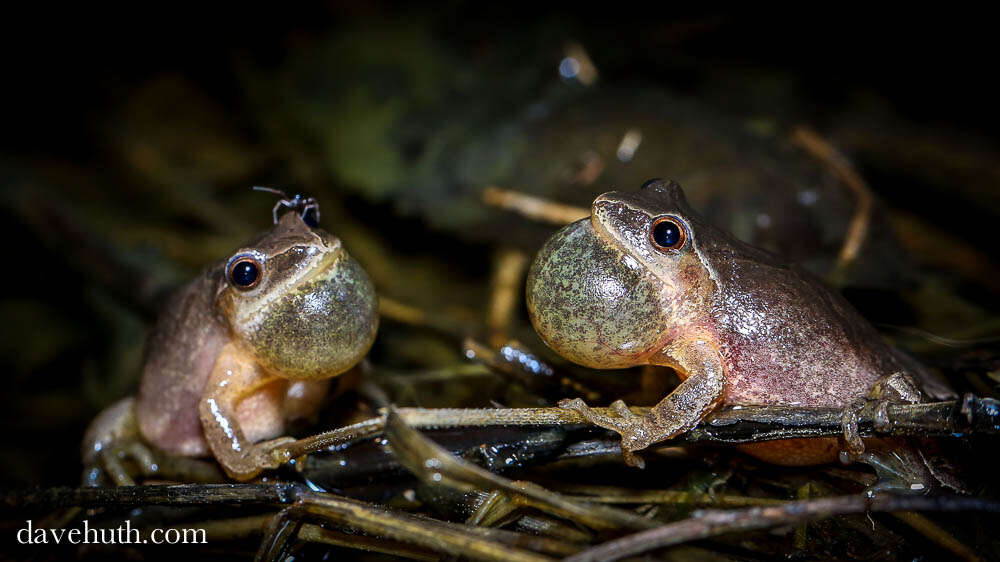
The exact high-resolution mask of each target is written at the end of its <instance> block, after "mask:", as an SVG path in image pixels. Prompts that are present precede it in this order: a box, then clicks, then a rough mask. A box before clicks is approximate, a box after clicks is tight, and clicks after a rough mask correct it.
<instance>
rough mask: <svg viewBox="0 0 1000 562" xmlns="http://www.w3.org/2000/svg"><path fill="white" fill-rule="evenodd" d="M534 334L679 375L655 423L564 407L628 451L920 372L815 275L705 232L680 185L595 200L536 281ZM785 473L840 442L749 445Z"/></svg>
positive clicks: (550, 245)
mask: <svg viewBox="0 0 1000 562" xmlns="http://www.w3.org/2000/svg"><path fill="white" fill-rule="evenodd" d="M526 297H527V304H528V310H529V313H530V316H531V321H532V324H533V325H534V327H535V329H536V330H537V332H538V334H539V335H540V336H541V337H542V339H543V340H544V341H545V343H546V344H547V345H549V346H550V347H551V348H552V349H554V350H555V351H556V352H557V353H559V354H560V355H562V356H564V357H566V358H567V359H569V360H571V361H573V362H575V363H579V364H581V365H585V366H588V367H592V368H598V369H613V368H626V367H631V366H635V365H662V366H667V367H671V368H673V369H674V370H675V371H676V372H677V374H678V376H679V377H680V378H681V380H682V382H681V383H680V385H679V386H678V387H677V388H676V389H675V390H674V391H673V392H671V393H670V394H669V395H668V396H667V397H665V398H664V399H663V400H662V401H660V402H659V403H658V404H657V405H656V406H655V407H654V408H653V409H652V411H651V412H650V414H649V415H648V416H645V417H639V416H636V415H634V414H632V413H631V412H630V411H628V410H627V408H625V407H624V404H622V403H620V402H619V403H617V406H616V411H617V413H618V415H617V416H606V415H601V414H598V413H597V412H595V411H593V410H591V409H590V408H588V407H587V406H586V404H584V403H583V402H582V401H581V400H579V399H576V400H569V401H564V402H563V403H562V405H564V406H566V407H570V408H572V409H575V410H577V411H578V412H580V413H581V414H582V415H584V417H586V418H587V419H588V420H590V421H591V422H593V423H595V424H597V425H600V426H602V427H605V428H608V429H612V430H614V431H617V432H619V433H620V434H621V435H622V448H623V450H624V451H625V453H626V458H627V459H629V460H630V461H633V462H635V463H637V462H639V461H636V460H635V457H634V456H633V457H631V458H630V454H631V451H635V450H639V449H643V448H645V447H646V446H648V445H650V444H652V443H655V442H659V441H662V440H664V439H667V438H670V437H672V436H674V435H676V434H678V433H681V432H683V431H685V430H687V429H689V428H691V427H693V426H694V425H695V424H697V422H698V421H699V420H701V419H702V418H703V417H704V416H705V415H706V414H707V413H708V412H710V411H711V410H712V409H713V408H715V407H716V406H717V405H720V404H759V405H802V406H827V407H843V406H845V405H848V404H850V403H851V402H852V401H854V400H855V399H856V398H859V397H862V396H865V395H866V394H868V392H869V390H870V389H871V388H872V386H873V384H874V383H875V382H876V381H877V380H878V379H880V378H881V377H884V376H887V375H890V374H892V373H900V372H902V373H909V374H911V375H917V374H918V373H915V372H914V371H915V370H917V369H919V366H918V365H916V363H915V362H914V361H912V359H910V358H909V357H907V356H905V355H903V354H901V353H899V352H897V351H895V350H894V349H893V348H891V347H890V346H889V345H887V344H886V343H884V342H883V340H882V338H881V337H880V336H879V334H878V333H877V332H876V331H875V329H874V328H873V327H872V326H871V325H870V324H869V323H868V322H867V321H866V320H865V319H864V318H862V317H861V316H860V314H858V312H857V311H855V310H854V308H853V307H851V305H850V304H848V303H847V302H846V301H845V300H844V299H843V298H842V297H841V296H840V295H839V294H838V293H836V292H835V291H833V290H831V289H830V288H828V287H827V286H826V285H825V284H824V283H823V282H822V281H821V280H819V279H818V278H816V277H814V276H813V275H811V274H810V273H808V272H807V271H805V270H802V269H800V268H798V267H795V266H788V265H786V264H784V263H782V262H781V261H780V260H779V259H777V258H776V257H775V256H773V255H771V254H770V253H768V252H766V251H764V250H760V249H758V248H754V247H752V246H749V245H747V244H744V243H742V242H740V241H738V240H736V239H735V238H733V237H732V236H731V235H729V234H728V233H726V232H724V231H722V230H720V229H718V228H716V227H714V226H712V225H710V224H708V223H706V222H705V221H704V219H702V218H701V217H700V216H699V215H698V214H696V213H695V212H694V211H692V209H691V208H690V207H689V206H688V203H687V201H686V200H685V198H684V193H683V192H682V190H681V187H680V186H679V185H678V184H676V183H674V182H667V181H662V180H650V181H648V182H646V184H644V185H643V187H642V189H641V190H639V191H637V192H631V193H624V192H610V193H605V194H604V195H601V196H600V197H598V198H597V199H596V200H595V201H594V203H593V206H592V209H591V216H590V217H589V218H585V219H582V220H579V221H577V222H574V223H572V224H570V225H567V226H566V227H564V228H563V229H562V230H560V231H559V232H557V233H556V234H555V235H554V236H552V238H551V239H549V241H548V242H547V243H546V244H545V245H544V246H543V247H542V249H541V250H540V251H539V253H538V255H537V257H536V258H535V260H534V262H533V264H532V266H531V269H530V271H529V273H528V281H527V290H526ZM744 450H746V451H747V452H748V453H750V454H752V455H754V456H757V457H759V458H761V459H762V460H765V461H768V462H773V463H777V464H786V465H804V464H819V463H824V462H831V461H833V460H836V457H837V452H838V445H837V441H836V439H812V440H807V439H793V440H786V441H771V442H766V443H759V444H755V445H748V446H746V447H745V449H744Z"/></svg>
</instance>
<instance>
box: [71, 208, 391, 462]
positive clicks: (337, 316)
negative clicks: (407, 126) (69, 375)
mask: <svg viewBox="0 0 1000 562" xmlns="http://www.w3.org/2000/svg"><path fill="white" fill-rule="evenodd" d="M377 304H378V303H377V299H376V296H375V290H374V287H373V286H372V283H371V280H370V279H369V278H368V275H367V274H366V273H365V271H364V269H362V268H361V266H360V265H359V264H358V263H357V262H356V261H355V260H354V259H353V258H351V257H350V256H349V255H348V254H347V252H346V251H345V250H344V247H343V245H342V244H341V241H340V240H339V239H338V238H337V237H335V236H333V235H331V234H329V233H327V232H325V231H323V230H321V229H319V228H311V227H309V226H308V225H307V224H306V223H305V222H304V221H303V219H302V217H300V216H299V214H298V213H296V212H288V213H285V214H284V215H283V216H281V218H280V219H278V220H277V221H276V224H275V225H274V227H273V228H271V229H270V230H268V231H267V232H264V233H263V234H261V235H260V236H258V237H257V238H255V239H253V240H251V241H249V242H247V243H246V244H245V245H244V247H242V248H240V249H239V250H237V251H236V252H234V253H233V254H232V256H230V257H228V258H227V259H225V260H223V261H221V262H219V263H217V264H216V265H214V266H212V267H210V268H208V269H207V270H206V271H205V272H204V273H202V274H201V275H200V276H199V277H198V278H197V279H195V280H194V281H192V282H190V283H189V284H187V285H186V286H184V287H183V288H182V289H181V290H180V291H179V292H178V293H177V294H176V295H174V297H173V298H172V299H171V300H170V301H169V302H168V303H167V305H166V307H165V309H164V310H163V312H162V314H161V315H160V317H159V319H158V321H157V323H156V326H155V327H154V329H153V332H152V334H151V337H150V339H149V342H148V346H147V352H146V358H145V363H144V366H143V372H142V382H141V385H140V388H139V395H138V397H137V398H136V399H135V405H134V408H133V411H132V413H134V416H135V417H134V419H135V420H136V421H137V423H138V429H139V432H140V433H141V435H142V438H143V439H144V440H145V441H146V442H147V443H149V444H152V445H155V446H156V447H158V448H160V449H162V450H164V451H167V452H170V453H173V454H176V455H181V456H186V457H198V456H206V455H208V454H211V455H213V456H214V457H215V458H216V460H218V461H219V463H220V464H221V465H222V467H223V468H224V469H225V471H226V473H227V474H228V475H229V476H230V477H232V478H236V479H239V480H246V479H249V478H252V477H253V476H255V475H257V474H258V473H260V472H261V471H262V470H264V469H267V468H275V467H276V466H278V464H280V463H281V462H282V461H284V460H286V459H280V458H276V456H275V455H274V454H272V452H273V449H274V447H276V446H277V445H279V444H281V443H284V442H287V441H288V440H289V439H288V438H281V439H275V438H278V437H279V436H281V435H282V434H283V433H285V426H286V422H288V421H290V420H292V419H295V418H305V417H309V416H311V415H313V414H314V413H315V412H316V410H317V409H318V408H319V406H320V404H321V401H322V399H323V397H324V396H325V394H326V392H327V389H328V387H329V383H330V381H331V377H334V376H336V375H339V374H341V373H343V372H345V371H347V370H348V369H350V368H351V367H352V366H354V365H355V364H356V363H357V362H358V361H360V360H361V358H362V357H363V356H364V355H365V353H367V351H368V349H369V348H370V347H371V345H372V342H373V341H374V338H375V333H376V330H377V327H378V310H377V308H378V307H377ZM121 404H122V403H120V404H119V405H116V406H112V407H111V408H109V411H112V410H115V408H117V409H118V410H125V409H127V405H121ZM102 418H104V420H103V421H102ZM108 419H110V414H108V415H105V414H102V415H101V416H99V418H98V420H95V422H94V423H93V424H92V426H91V428H90V429H89V430H88V436H87V437H86V438H85V440H84V455H85V457H86V456H87V455H88V454H89V453H91V452H93V451H100V449H101V447H103V446H106V445H107V444H108V442H109V440H111V439H113V438H114V437H115V434H122V433H123V431H122V430H121V429H120V426H121V425H122V424H121V423H118V425H117V426H116V425H115V423H117V422H112V423H109V421H108ZM266 440H272V441H266Z"/></svg>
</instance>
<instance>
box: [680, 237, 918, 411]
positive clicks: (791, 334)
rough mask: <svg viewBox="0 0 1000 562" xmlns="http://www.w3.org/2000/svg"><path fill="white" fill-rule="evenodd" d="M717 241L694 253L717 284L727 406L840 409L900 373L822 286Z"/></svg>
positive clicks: (765, 257)
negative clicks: (705, 259) (706, 261)
mask: <svg viewBox="0 0 1000 562" xmlns="http://www.w3.org/2000/svg"><path fill="white" fill-rule="evenodd" d="M723 236H724V238H723V237H716V238H714V239H715V240H718V241H725V243H724V244H712V245H711V246H710V247H703V248H699V250H700V251H702V252H705V253H706V254H708V256H706V257H709V261H710V263H712V264H713V269H714V271H713V275H714V277H715V281H716V284H717V293H716V298H715V299H714V301H715V302H714V305H713V307H712V312H711V316H712V320H711V321H712V323H713V325H714V328H715V330H716V332H717V333H718V337H719V340H720V347H721V352H722V354H723V356H724V358H725V361H726V370H727V373H726V395H725V398H724V401H725V402H727V403H733V404H800V405H803V406H844V405H846V404H848V403H849V402H851V401H852V400H853V399H854V398H857V397H858V396H862V395H864V394H866V393H867V392H868V390H869V389H870V388H871V386H872V384H873V383H874V382H875V381H876V380H877V379H878V378H879V377H881V376H883V375H888V374H891V373H893V372H896V371H901V370H906V369H905V366H904V364H903V362H902V361H901V358H900V356H899V354H898V353H897V352H896V351H895V350H893V349H892V348H891V347H890V346H888V345H887V344H886V343H885V342H884V341H883V340H882V338H881V336H880V335H879V334H878V332H877V331H876V330H875V329H874V328H873V327H872V326H871V324H869V323H868V322H867V321H866V320H865V319H864V318H862V317H861V315H860V314H859V313H858V312H857V311H856V310H855V309H854V308H853V307H852V306H851V305H850V304H849V303H848V302H847V301H846V300H845V299H844V298H843V297H842V296H840V294H838V293H836V292H835V291H834V290H833V289H831V288H829V287H828V286H826V285H825V284H824V283H823V281H821V280H820V279H818V278H817V277H815V276H813V275H812V274H810V273H809V272H807V271H805V270H803V269H801V268H799V267H795V266H787V265H784V264H783V263H781V262H780V261H779V260H778V259H777V258H776V257H775V256H773V255H771V254H769V253H767V252H765V251H763V250H760V249H757V248H753V247H751V246H748V245H746V244H743V243H741V242H739V241H736V240H734V239H732V238H731V237H729V236H728V235H723ZM726 239H728V240H726Z"/></svg>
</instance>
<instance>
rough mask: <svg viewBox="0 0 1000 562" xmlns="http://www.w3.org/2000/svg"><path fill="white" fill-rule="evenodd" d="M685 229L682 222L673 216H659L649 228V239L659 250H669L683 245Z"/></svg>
mask: <svg viewBox="0 0 1000 562" xmlns="http://www.w3.org/2000/svg"><path fill="white" fill-rule="evenodd" d="M686 240H687V230H685V228H684V223H682V222H681V221H680V220H678V219H677V218H675V217H671V216H669V215H668V216H665V217H659V218H657V219H656V220H654V221H653V226H652V227H651V228H650V229H649V241H650V242H651V243H652V244H653V246H654V247H655V248H656V249H657V250H660V251H661V252H671V251H674V250H677V249H678V248H680V247H681V246H683V245H684V242H685V241H686Z"/></svg>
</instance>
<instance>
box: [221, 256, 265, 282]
mask: <svg viewBox="0 0 1000 562" xmlns="http://www.w3.org/2000/svg"><path fill="white" fill-rule="evenodd" d="M260 273H261V267H260V262H259V261H257V260H256V259H254V257H253V256H236V257H235V258H233V259H232V260H230V261H229V266H228V267H227V268H226V278H228V279H229V283H230V284H231V285H232V286H233V287H236V288H237V289H240V290H244V291H245V290H247V289H253V288H254V287H256V286H257V283H260V277H261V275H260Z"/></svg>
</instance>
